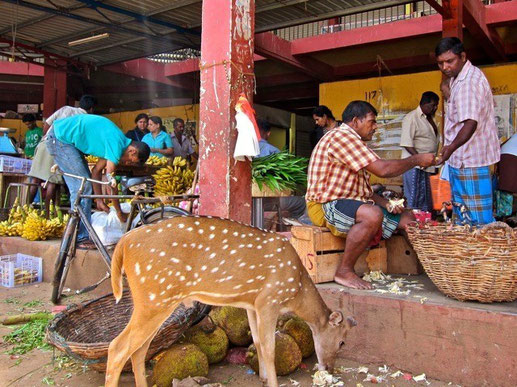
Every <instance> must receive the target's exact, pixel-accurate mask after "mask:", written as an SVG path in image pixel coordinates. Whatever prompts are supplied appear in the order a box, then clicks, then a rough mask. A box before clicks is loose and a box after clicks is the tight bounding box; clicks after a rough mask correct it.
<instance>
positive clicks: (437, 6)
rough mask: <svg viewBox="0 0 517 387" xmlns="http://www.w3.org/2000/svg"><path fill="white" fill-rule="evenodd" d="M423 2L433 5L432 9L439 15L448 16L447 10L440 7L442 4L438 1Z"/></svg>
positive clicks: (427, 0)
mask: <svg viewBox="0 0 517 387" xmlns="http://www.w3.org/2000/svg"><path fill="white" fill-rule="evenodd" d="M425 2H426V3H427V4H429V5H430V6H431V7H433V8H434V10H435V11H436V12H438V13H439V14H440V15H442V16H448V12H447V10H446V9H445V8H444V7H442V5H441V4H440V3H438V1H436V0H425Z"/></svg>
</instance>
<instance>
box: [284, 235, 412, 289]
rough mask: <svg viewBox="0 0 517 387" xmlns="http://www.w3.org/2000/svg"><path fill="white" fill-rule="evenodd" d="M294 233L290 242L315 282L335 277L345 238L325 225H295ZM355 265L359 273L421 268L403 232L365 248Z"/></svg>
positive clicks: (401, 272) (401, 271)
mask: <svg viewBox="0 0 517 387" xmlns="http://www.w3.org/2000/svg"><path fill="white" fill-rule="evenodd" d="M291 233H292V238H291V244H292V245H293V246H294V248H295V250H296V251H297V252H298V255H299V256H300V259H301V261H302V263H303V265H304V266H305V268H306V269H307V271H308V273H309V275H310V276H311V278H312V280H313V281H314V283H322V282H331V281H333V280H334V274H335V272H336V270H337V267H338V265H339V262H340V261H341V258H342V257H343V252H344V250H345V238H339V237H336V236H334V235H332V234H331V233H330V231H329V229H327V228H326V227H315V226H293V227H291ZM403 241H404V242H403ZM390 252H391V255H390ZM406 252H408V254H406ZM399 256H401V257H402V259H399ZM390 261H392V262H391V263H390ZM354 269H355V272H356V273H357V274H358V275H362V274H364V273H365V272H369V271H377V270H380V271H382V272H383V273H387V274H418V273H419V272H420V271H419V270H420V269H419V264H418V260H417V259H416V254H415V253H414V251H413V249H412V248H411V246H409V245H408V244H407V243H406V242H405V239H404V238H403V237H402V236H400V235H396V236H394V237H392V238H390V239H389V240H387V241H381V242H380V244H379V246H378V247H376V248H372V249H370V250H366V251H365V252H364V253H363V254H362V255H361V256H360V257H359V259H358V260H357V262H356V264H355V268H354Z"/></svg>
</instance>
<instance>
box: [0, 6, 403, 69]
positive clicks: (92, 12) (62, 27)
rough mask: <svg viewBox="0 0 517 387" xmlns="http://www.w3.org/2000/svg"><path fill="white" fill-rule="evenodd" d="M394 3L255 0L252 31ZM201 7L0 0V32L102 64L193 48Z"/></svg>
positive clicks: (56, 52) (48, 49) (261, 30)
mask: <svg viewBox="0 0 517 387" xmlns="http://www.w3.org/2000/svg"><path fill="white" fill-rule="evenodd" d="M395 3H398V4H400V3H403V1H400V0H390V1H374V0H347V1H344V0H256V31H257V32H263V31H269V30H273V29H279V28H283V27H288V26H292V25H297V24H303V23H310V22H314V21H317V20H323V19H329V18H332V17H338V16H343V15H345V14H350V13H353V12H360V11H364V10H366V9H368V8H379V7H382V6H384V5H392V4H395ZM201 11H202V1H201V0H175V1H171V0H139V1H134V0H106V1H102V2H101V1H95V0H53V1H52V2H47V1H37V0H3V1H2V2H0V37H2V38H4V39H7V40H12V39H13V37H14V38H15V39H16V41H18V42H22V43H25V44H29V45H33V46H35V47H36V48H38V49H41V50H45V51H48V52H51V53H55V54H59V55H62V56H64V57H70V58H73V59H75V60H79V61H82V62H88V63H94V64H97V65H103V64H109V63H117V62H122V61H125V60H129V59H133V58H139V57H144V56H148V55H152V54H156V53H161V52H167V51H173V50H175V49H178V48H187V47H190V48H197V49H199V47H200V26H201ZM142 18H147V19H146V21H143V20H142ZM138 19H140V20H138ZM175 26H176V27H177V29H175V28H174V27H175ZM105 32H108V33H109V37H108V38H105V39H102V40H97V41H94V42H90V43H84V44H81V45H77V46H73V47H71V46H69V45H68V42H70V41H73V40H77V39H81V38H86V37H89V36H92V35H99V34H102V33H105Z"/></svg>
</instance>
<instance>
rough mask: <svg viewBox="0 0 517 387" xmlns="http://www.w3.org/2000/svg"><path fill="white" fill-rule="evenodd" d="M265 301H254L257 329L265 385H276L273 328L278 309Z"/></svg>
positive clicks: (274, 386) (276, 386) (271, 386)
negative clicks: (264, 371) (265, 380)
mask: <svg viewBox="0 0 517 387" xmlns="http://www.w3.org/2000/svg"><path fill="white" fill-rule="evenodd" d="M267 304H268V303H267V302H260V301H259V302H258V303H257V302H255V305H256V311H257V312H256V313H257V331H258V336H259V342H260V343H261V348H262V363H261V364H263V366H264V367H265V369H266V374H267V385H268V386H269V387H278V380H277V378H276V369H275V328H276V320H277V317H278V310H276V309H275V308H272V307H271V305H267Z"/></svg>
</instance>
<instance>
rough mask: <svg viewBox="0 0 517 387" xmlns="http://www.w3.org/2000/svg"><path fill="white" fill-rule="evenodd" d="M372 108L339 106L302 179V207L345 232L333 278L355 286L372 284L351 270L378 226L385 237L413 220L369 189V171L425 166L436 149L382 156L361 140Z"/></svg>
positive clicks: (392, 172) (370, 127)
mask: <svg viewBox="0 0 517 387" xmlns="http://www.w3.org/2000/svg"><path fill="white" fill-rule="evenodd" d="M376 116H377V111H376V110H375V108H374V107H373V106H372V105H370V104H369V103H368V102H364V101H353V102H351V103H350V104H349V105H348V106H347V107H346V108H345V110H344V111H343V115H342V118H343V124H342V125H341V126H339V127H337V128H334V129H332V130H330V131H328V132H327V133H326V134H325V135H324V136H323V137H322V139H321V140H320V141H319V142H318V144H317V145H316V147H315V148H314V151H313V152H312V155H311V160H310V163H309V175H308V184H307V195H306V200H307V208H308V214H309V217H310V219H311V221H312V222H313V223H314V224H315V225H316V226H327V227H328V228H329V229H330V231H331V232H332V233H333V234H334V235H337V236H346V244H345V252H344V254H343V259H342V260H341V263H340V265H339V267H338V269H337V271H336V274H335V276H334V281H336V282H337V283H339V284H341V285H344V286H348V287H351V288H356V289H371V288H372V285H371V284H370V283H369V282H366V281H363V280H362V279H361V278H359V277H358V276H357V275H356V274H355V272H354V265H355V263H356V261H357V259H358V258H359V256H360V255H361V254H362V252H363V251H364V250H365V249H366V248H367V246H368V245H369V244H370V242H371V241H372V239H373V238H374V237H375V236H376V234H377V233H378V232H379V231H380V230H381V229H382V236H383V237H384V238H385V239H387V238H389V237H390V236H391V235H392V234H393V232H394V231H395V230H396V229H403V228H405V226H406V225H407V224H408V223H409V222H410V221H412V220H414V216H413V214H412V212H410V211H407V210H404V206H403V204H397V203H395V202H392V201H388V200H387V199H385V198H383V197H381V196H379V195H376V194H374V193H373V191H372V188H371V187H370V183H369V174H368V172H370V173H373V174H375V175H377V176H379V177H394V176H398V175H401V174H403V173H404V172H406V171H408V170H409V169H411V168H414V167H416V166H420V167H429V166H431V165H433V164H434V159H435V155H434V154H432V153H420V154H416V155H412V156H410V157H408V158H405V159H400V160H382V159H380V158H379V156H377V155H376V154H375V153H374V152H373V151H372V150H371V149H370V148H368V146H367V145H366V144H365V141H369V140H371V139H372V136H373V134H374V132H375V130H376V129H377V122H376Z"/></svg>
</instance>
